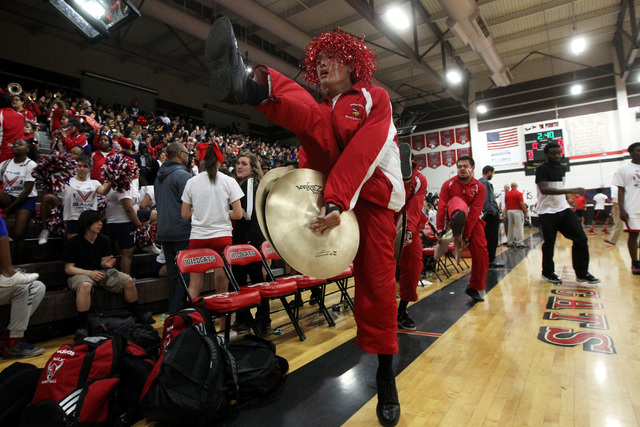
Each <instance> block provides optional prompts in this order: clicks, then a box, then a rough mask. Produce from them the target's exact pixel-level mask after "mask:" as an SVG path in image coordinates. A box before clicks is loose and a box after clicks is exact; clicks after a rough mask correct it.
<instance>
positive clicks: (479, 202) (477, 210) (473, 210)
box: [462, 182, 487, 241]
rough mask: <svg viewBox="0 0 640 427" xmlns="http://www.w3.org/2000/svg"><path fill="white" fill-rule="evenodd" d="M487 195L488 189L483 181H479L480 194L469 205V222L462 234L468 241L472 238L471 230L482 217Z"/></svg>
mask: <svg viewBox="0 0 640 427" xmlns="http://www.w3.org/2000/svg"><path fill="white" fill-rule="evenodd" d="M486 196H487V189H486V188H485V186H484V185H482V183H481V182H478V194H476V197H475V198H474V199H473V202H471V206H469V215H467V222H466V223H465V225H464V231H463V232H462V236H463V237H464V238H465V239H466V240H467V241H468V240H470V238H471V231H472V230H473V228H474V227H475V226H476V222H478V219H480V214H481V213H482V208H483V206H484V199H485V198H486Z"/></svg>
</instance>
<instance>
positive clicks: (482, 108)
mask: <svg viewBox="0 0 640 427" xmlns="http://www.w3.org/2000/svg"><path fill="white" fill-rule="evenodd" d="M477 111H478V113H480V114H484V113H486V112H487V111H489V109H488V108H487V106H486V105H485V104H478V108H477Z"/></svg>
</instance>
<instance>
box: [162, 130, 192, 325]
mask: <svg viewBox="0 0 640 427" xmlns="http://www.w3.org/2000/svg"><path fill="white" fill-rule="evenodd" d="M167 152H168V159H167V161H165V162H164V163H163V165H162V167H161V168H160V170H159V171H158V177H157V180H156V183H155V186H154V188H155V191H154V192H155V196H156V209H157V211H158V233H157V238H156V240H157V242H159V243H162V250H163V252H164V256H165V259H166V260H169V262H167V279H168V280H167V285H168V287H169V314H170V315H172V314H176V313H177V312H178V311H180V310H182V308H183V307H184V302H185V299H186V293H185V290H184V288H183V286H182V282H181V280H180V276H179V273H178V270H177V269H176V266H175V262H174V260H175V259H176V256H177V254H178V252H180V251H182V250H185V249H189V235H190V233H191V220H189V219H182V217H181V211H182V193H183V192H184V187H185V185H186V184H187V181H188V180H189V178H191V174H190V173H189V171H188V170H187V167H186V165H187V162H188V160H189V155H188V153H187V149H186V148H184V147H183V146H182V144H180V143H177V142H174V143H171V144H169V147H168V149H167ZM185 281H186V282H187V285H188V284H189V277H188V276H187V277H185Z"/></svg>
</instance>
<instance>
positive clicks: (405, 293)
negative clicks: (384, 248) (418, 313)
mask: <svg viewBox="0 0 640 427" xmlns="http://www.w3.org/2000/svg"><path fill="white" fill-rule="evenodd" d="M410 231H411V233H412V234H413V241H412V242H411V243H409V244H408V245H407V246H405V247H404V248H402V255H400V262H399V264H400V299H401V300H402V301H418V293H417V292H416V289H417V288H418V281H419V280H420V274H421V273H422V267H423V265H422V241H420V232H419V231H417V230H410Z"/></svg>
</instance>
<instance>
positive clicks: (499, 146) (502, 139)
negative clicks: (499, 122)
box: [487, 128, 518, 150]
mask: <svg viewBox="0 0 640 427" xmlns="http://www.w3.org/2000/svg"><path fill="white" fill-rule="evenodd" d="M517 146H518V128H511V129H505V130H501V131H499V132H487V150H504V149H505V148H512V147H517Z"/></svg>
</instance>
